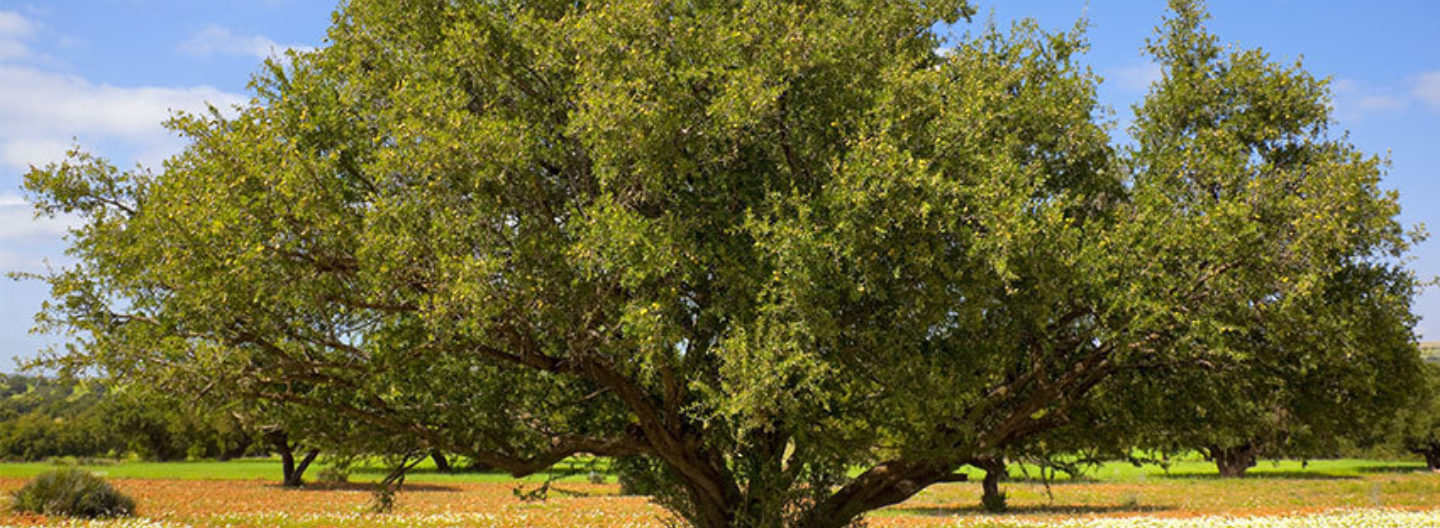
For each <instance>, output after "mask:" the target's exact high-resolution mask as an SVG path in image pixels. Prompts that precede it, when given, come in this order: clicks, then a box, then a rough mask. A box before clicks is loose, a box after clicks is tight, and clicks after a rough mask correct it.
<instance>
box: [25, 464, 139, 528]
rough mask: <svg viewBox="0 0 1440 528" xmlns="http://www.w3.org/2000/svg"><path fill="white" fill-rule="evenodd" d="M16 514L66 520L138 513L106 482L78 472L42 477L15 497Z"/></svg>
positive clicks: (68, 470) (131, 501) (64, 470)
mask: <svg viewBox="0 0 1440 528" xmlns="http://www.w3.org/2000/svg"><path fill="white" fill-rule="evenodd" d="M12 497H13V499H14V502H13V504H12V505H11V508H13V509H14V510H16V511H22V512H32V513H39V514H42V515H56V516H65V517H85V518H90V519H93V518H97V517H121V516H128V515H132V514H134V513H135V500H134V499H131V498H130V497H127V496H125V495H124V494H122V493H120V492H119V491H117V490H116V489H115V488H114V487H113V486H111V485H110V483H109V482H106V481H105V479H103V478H100V477H99V476H96V475H95V474H93V473H90V472H89V471H84V470H81V469H77V468H61V469H57V470H54V471H50V472H47V473H42V474H40V475H39V476H37V477H35V479H34V480H31V481H30V482H28V483H26V484H25V487H23V488H20V491H17V492H15V493H14V494H13V495H12Z"/></svg>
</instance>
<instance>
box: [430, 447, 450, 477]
mask: <svg viewBox="0 0 1440 528" xmlns="http://www.w3.org/2000/svg"><path fill="white" fill-rule="evenodd" d="M430 459H431V460H434V461H435V471H438V472H441V473H449V472H450V460H449V459H446V458H445V453H441V452H440V451H439V450H434V451H430Z"/></svg>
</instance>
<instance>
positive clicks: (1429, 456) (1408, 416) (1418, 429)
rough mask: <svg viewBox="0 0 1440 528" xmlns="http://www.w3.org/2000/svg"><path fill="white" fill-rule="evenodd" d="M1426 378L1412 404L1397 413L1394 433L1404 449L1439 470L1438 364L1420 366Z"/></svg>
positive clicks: (1439, 401)
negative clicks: (1425, 383)
mask: <svg viewBox="0 0 1440 528" xmlns="http://www.w3.org/2000/svg"><path fill="white" fill-rule="evenodd" d="M1424 372H1425V379H1426V382H1427V385H1426V388H1425V390H1424V391H1421V392H1419V393H1418V396H1416V397H1415V399H1414V400H1413V405H1411V406H1409V407H1406V408H1405V409H1404V410H1402V412H1401V413H1400V416H1399V420H1398V423H1399V424H1400V431H1399V434H1398V435H1397V436H1398V437H1399V440H1400V445H1401V447H1403V448H1404V449H1405V450H1407V451H1409V452H1411V453H1415V454H1417V455H1420V456H1422V457H1424V458H1425V466H1426V467H1428V468H1430V470H1431V471H1440V364H1435V363H1428V364H1426V365H1425V366H1424Z"/></svg>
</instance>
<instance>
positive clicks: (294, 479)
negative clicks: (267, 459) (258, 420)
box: [265, 428, 320, 488]
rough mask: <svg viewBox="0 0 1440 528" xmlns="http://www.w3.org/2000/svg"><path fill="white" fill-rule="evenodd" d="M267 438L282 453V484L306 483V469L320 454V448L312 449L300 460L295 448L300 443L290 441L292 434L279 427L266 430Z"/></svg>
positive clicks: (294, 486) (285, 485)
mask: <svg viewBox="0 0 1440 528" xmlns="http://www.w3.org/2000/svg"><path fill="white" fill-rule="evenodd" d="M265 439H266V440H267V441H269V442H270V445H271V446H272V447H273V448H274V449H275V452H276V453H279V454H280V470H281V472H282V474H283V479H282V480H281V485H282V486H284V487H287V488H298V487H300V486H303V485H305V478H304V477H305V470H306V469H308V468H309V467H310V464H311V463H312V462H314V461H315V458H316V457H318V456H320V450H319V449H311V450H310V451H308V452H306V453H305V456H303V457H302V458H300V460H299V461H297V460H295V450H296V449H297V448H299V447H300V445H299V444H292V443H291V442H290V435H288V434H285V431H284V430H282V429H279V428H276V429H271V430H269V431H266V432H265Z"/></svg>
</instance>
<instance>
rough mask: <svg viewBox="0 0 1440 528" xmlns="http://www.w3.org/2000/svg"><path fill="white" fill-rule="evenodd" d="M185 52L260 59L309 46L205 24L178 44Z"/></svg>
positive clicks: (304, 49)
mask: <svg viewBox="0 0 1440 528" xmlns="http://www.w3.org/2000/svg"><path fill="white" fill-rule="evenodd" d="M180 49H181V50H183V51H185V52H186V53H190V54H192V55H197V56H201V57H206V56H210V55H214V54H216V53H221V54H229V55H249V56H251V57H255V58H257V59H260V60H265V59H266V58H269V57H275V56H280V55H284V53H285V50H291V49H293V50H296V51H309V50H311V49H314V48H312V47H310V46H302V45H298V44H278V43H276V42H275V41H274V40H270V38H268V37H266V36H264V35H237V34H235V33H234V32H232V31H230V29H229V28H226V27H223V26H216V25H211V26H206V27H205V28H204V29H201V30H200V31H197V32H195V34H193V35H191V36H190V39H189V40H186V41H185V42H184V43H182V44H181V45H180Z"/></svg>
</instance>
